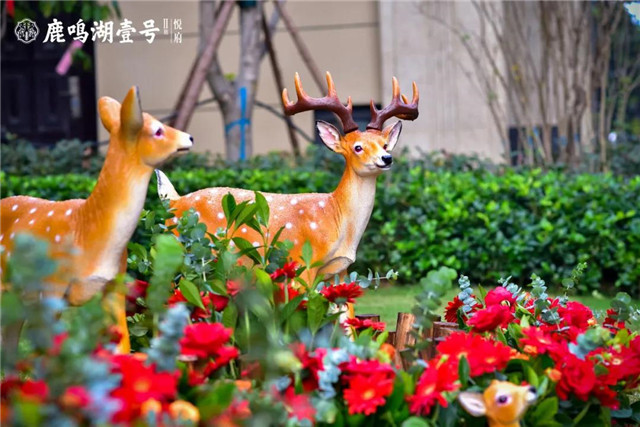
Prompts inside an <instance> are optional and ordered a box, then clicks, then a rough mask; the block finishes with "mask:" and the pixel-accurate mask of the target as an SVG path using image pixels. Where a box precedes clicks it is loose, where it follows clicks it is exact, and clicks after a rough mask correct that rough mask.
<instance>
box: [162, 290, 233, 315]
mask: <svg viewBox="0 0 640 427" xmlns="http://www.w3.org/2000/svg"><path fill="white" fill-rule="evenodd" d="M200 298H201V300H202V305H203V306H204V310H203V309H202V308H200V307H195V308H194V309H193V311H192V313H191V319H192V320H196V319H208V318H209V317H211V310H212V309H213V310H214V311H222V310H224V309H225V308H226V307H227V304H228V303H229V298H227V297H225V296H222V295H218V294H214V293H213V292H207V293H205V292H200ZM179 302H187V299H186V298H185V297H184V295H182V292H181V291H180V289H175V290H174V292H173V295H172V296H171V297H170V298H169V300H168V301H167V303H168V304H169V306H172V305H174V304H176V303H179Z"/></svg>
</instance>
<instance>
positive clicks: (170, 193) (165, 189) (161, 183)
mask: <svg viewBox="0 0 640 427" xmlns="http://www.w3.org/2000/svg"><path fill="white" fill-rule="evenodd" d="M156 178H157V179H158V196H160V200H178V199H179V198H180V195H179V194H178V192H177V191H176V189H175V188H174V187H173V184H172V183H171V181H169V177H167V175H165V174H164V172H162V171H161V170H160V169H156Z"/></svg>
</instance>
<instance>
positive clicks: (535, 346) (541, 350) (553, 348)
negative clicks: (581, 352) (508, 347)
mask: <svg viewBox="0 0 640 427" xmlns="http://www.w3.org/2000/svg"><path fill="white" fill-rule="evenodd" d="M522 333H523V335H524V337H523V338H521V339H520V347H522V350H523V351H524V352H525V353H526V354H529V355H532V356H537V355H539V354H549V355H550V356H551V358H553V359H554V360H556V359H557V358H558V357H562V356H563V355H564V354H566V353H567V351H569V349H568V347H567V342H566V341H565V340H563V339H562V337H559V336H558V335H557V334H553V335H552V334H551V333H550V332H547V331H546V330H545V328H536V327H533V326H532V327H528V328H524V329H523V330H522Z"/></svg>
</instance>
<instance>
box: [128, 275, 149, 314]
mask: <svg viewBox="0 0 640 427" xmlns="http://www.w3.org/2000/svg"><path fill="white" fill-rule="evenodd" d="M126 286H127V297H126V298H127V316H132V315H134V314H135V313H137V311H138V308H139V306H138V303H137V300H138V298H144V297H145V296H146V295H147V289H148V288H149V283H148V282H145V281H143V280H137V279H136V280H135V281H133V282H129V283H127V284H126Z"/></svg>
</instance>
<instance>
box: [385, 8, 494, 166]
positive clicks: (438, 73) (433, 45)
mask: <svg viewBox="0 0 640 427" xmlns="http://www.w3.org/2000/svg"><path fill="white" fill-rule="evenodd" d="M379 11H380V18H379V19H380V22H381V23H385V24H384V25H381V26H380V36H381V50H382V53H381V61H382V63H381V69H382V77H383V84H384V86H383V92H385V93H388V91H389V90H390V89H389V87H390V82H391V76H392V75H395V76H397V77H398V78H399V80H400V82H401V85H402V87H403V89H405V88H406V89H405V90H409V87H408V84H409V83H408V82H409V81H411V80H415V81H416V82H417V84H418V87H419V88H420V118H419V119H418V120H416V121H415V122H413V123H407V125H406V126H405V127H404V130H403V139H402V141H403V143H404V144H406V145H409V146H410V147H411V148H412V149H414V150H418V149H420V150H425V151H431V150H440V149H445V150H447V151H449V152H458V153H460V152H466V153H469V152H475V153H479V154H481V155H483V156H486V157H489V158H492V159H494V160H501V153H502V146H501V142H500V137H499V135H498V133H497V131H496V126H495V124H494V121H493V119H492V117H491V113H490V110H489V108H488V107H487V105H486V103H485V96H484V95H483V92H482V90H481V89H480V87H479V86H478V83H477V80H476V78H475V75H474V67H478V66H479V64H475V63H474V62H473V61H472V60H471V59H470V57H469V55H468V54H467V52H466V51H465V48H464V46H463V44H462V43H461V41H460V39H459V37H458V36H456V35H455V34H454V33H453V32H452V31H451V29H450V28H447V26H449V27H456V28H463V29H465V31H469V32H471V31H477V30H478V27H479V21H478V19H477V15H476V14H475V13H474V9H473V6H472V4H471V2H470V1H429V2H417V1H398V2H390V1H384V2H381V3H380V5H379ZM499 96H500V97H501V101H500V102H504V100H503V98H504V96H503V95H499Z"/></svg>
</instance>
